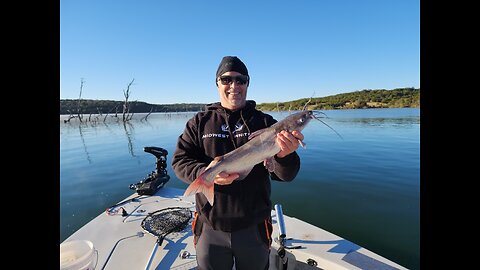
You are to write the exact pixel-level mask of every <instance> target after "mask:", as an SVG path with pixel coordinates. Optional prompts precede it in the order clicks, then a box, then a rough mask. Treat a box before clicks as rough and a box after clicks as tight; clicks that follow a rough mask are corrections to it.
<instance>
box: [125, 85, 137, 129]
mask: <svg viewBox="0 0 480 270" xmlns="http://www.w3.org/2000/svg"><path fill="white" fill-rule="evenodd" d="M134 80H135V79H133V80H132V81H131V82H130V83H129V84H128V85H127V89H126V90H124V91H123V95H124V96H125V102H124V103H123V117H122V119H123V122H125V121H128V114H129V112H130V105H129V104H128V98H129V97H130V86H131V85H132V84H133V81H134Z"/></svg>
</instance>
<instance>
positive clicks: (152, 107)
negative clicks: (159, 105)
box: [140, 107, 153, 121]
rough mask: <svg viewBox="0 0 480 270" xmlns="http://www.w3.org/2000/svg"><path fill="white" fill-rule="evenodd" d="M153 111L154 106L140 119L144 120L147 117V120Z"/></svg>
mask: <svg viewBox="0 0 480 270" xmlns="http://www.w3.org/2000/svg"><path fill="white" fill-rule="evenodd" d="M152 111H153V107H152V108H150V112H149V113H148V114H147V115H145V116H144V117H142V119H140V121H143V119H145V121H147V118H148V116H149V115H150V114H151V113H152Z"/></svg>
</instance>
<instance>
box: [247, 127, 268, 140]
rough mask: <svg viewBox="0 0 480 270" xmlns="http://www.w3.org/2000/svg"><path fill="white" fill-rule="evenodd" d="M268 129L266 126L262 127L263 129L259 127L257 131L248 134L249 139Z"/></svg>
mask: <svg viewBox="0 0 480 270" xmlns="http://www.w3.org/2000/svg"><path fill="white" fill-rule="evenodd" d="M266 130H267V129H266V128H262V129H259V130H257V131H255V132H253V133H252V134H250V136H248V140H251V139H253V138H255V137H257V136H258V135H260V134H262V133H263V132H265V131H266Z"/></svg>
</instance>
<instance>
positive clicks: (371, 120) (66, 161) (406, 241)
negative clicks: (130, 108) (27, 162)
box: [59, 109, 420, 269]
mask: <svg viewBox="0 0 480 270" xmlns="http://www.w3.org/2000/svg"><path fill="white" fill-rule="evenodd" d="M324 113H325V114H326V116H327V117H326V118H322V120H323V121H325V123H327V124H328V125H329V126H331V127H332V128H333V129H335V130H336V131H337V132H338V133H340V134H341V135H342V137H343V138H344V140H342V139H340V138H339V137H338V136H337V135H336V134H335V133H334V132H333V131H332V130H330V129H329V128H328V127H326V126H325V125H323V124H321V123H320V122H318V121H312V122H311V123H310V124H309V125H308V126H307V127H306V128H305V129H304V130H303V134H304V135H305V143H306V144H307V145H306V148H305V149H304V148H299V150H298V151H297V152H298V154H299V155H300V158H301V168H300V171H299V174H298V175H297V177H296V178H295V180H294V181H293V182H291V183H281V182H277V181H273V182H272V202H273V203H281V204H282V206H283V210H284V213H285V214H286V215H289V216H294V217H296V218H299V219H303V220H305V221H307V222H310V223H312V224H313V225H316V226H319V227H322V228H323V229H326V230H327V231H330V232H332V233H335V234H338V235H339V236H342V237H345V238H346V239H348V240H350V241H352V242H354V243H355V244H358V245H360V246H363V247H365V248H368V249H370V250H372V251H373V252H376V253H379V254H380V255H383V256H385V257H387V258H389V259H391V260H393V261H396V262H398V263H400V264H402V265H404V266H406V267H407V268H410V269H419V256H420V255H419V239H420V237H419V234H420V233H419V231H420V229H419V226H420V225H419V223H420V215H419V212H420V209H419V205H420V149H419V144H420V128H419V127H420V113H419V109H364V110H329V111H324ZM270 114H271V115H272V116H273V117H274V118H275V119H277V120H281V119H283V118H284V117H286V116H288V115H289V112H272V113H270ZM193 115H194V113H193V112H190V113H152V114H151V115H149V116H148V118H146V117H145V116H146V114H136V115H134V117H133V119H131V120H130V121H128V122H127V123H123V121H121V119H120V121H118V120H116V119H115V118H114V117H111V116H109V117H102V118H100V117H94V116H92V117H91V118H90V119H96V121H89V122H82V123H80V122H78V121H73V120H72V121H71V122H69V123H64V122H63V121H62V117H68V116H61V117H60V123H59V124H60V154H61V155H60V239H61V240H60V241H63V240H64V239H65V238H66V237H68V236H69V235H70V234H72V233H73V232H74V231H76V230H78V229H79V228H80V227H81V226H82V225H84V224H86V223H87V222H88V221H89V220H91V219H92V218H94V217H96V216H97V215H99V214H102V212H103V211H104V210H105V209H106V208H107V207H109V206H111V205H113V204H115V203H117V202H119V201H121V200H123V199H124V198H125V197H127V196H129V195H131V193H132V192H133V191H132V190H131V189H130V188H129V186H130V184H133V183H137V182H138V181H139V180H141V179H143V178H144V177H145V176H146V175H147V174H148V173H149V172H151V171H152V170H153V169H155V158H154V157H153V156H152V155H151V154H149V153H145V152H144V151H143V148H144V147H145V146H157V147H162V148H164V149H166V150H167V151H168V153H169V155H168V156H167V159H168V160H167V172H168V175H170V177H171V178H170V181H169V182H168V183H167V185H168V186H170V187H177V188H182V189H184V188H186V184H184V183H183V182H182V181H180V180H179V179H178V178H176V176H175V174H174V173H173V170H172V168H171V155H172V153H173V152H174V150H175V145H176V142H177V139H178V136H179V135H180V134H181V133H182V132H183V129H184V128H185V124H186V122H187V121H188V119H190V118H191V117H192V116H193ZM84 119H87V118H84ZM104 120H105V121H104ZM287 230H288V229H287Z"/></svg>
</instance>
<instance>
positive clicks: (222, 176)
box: [213, 172, 240, 185]
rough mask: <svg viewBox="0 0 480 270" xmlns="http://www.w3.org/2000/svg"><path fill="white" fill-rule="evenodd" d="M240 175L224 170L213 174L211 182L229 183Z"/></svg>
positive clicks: (218, 183)
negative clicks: (215, 174) (213, 177)
mask: <svg viewBox="0 0 480 270" xmlns="http://www.w3.org/2000/svg"><path fill="white" fill-rule="evenodd" d="M239 176H240V175H239V174H238V173H232V174H228V173H225V172H221V173H219V174H218V175H217V176H215V179H214V180H213V182H214V183H215V184H217V185H230V184H231V183H232V182H233V180H235V179H237V178H238V177H239Z"/></svg>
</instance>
